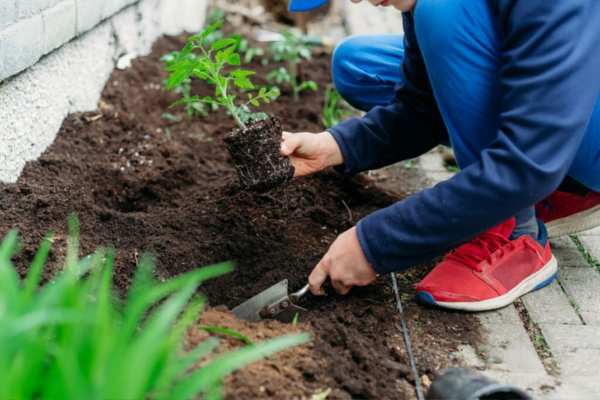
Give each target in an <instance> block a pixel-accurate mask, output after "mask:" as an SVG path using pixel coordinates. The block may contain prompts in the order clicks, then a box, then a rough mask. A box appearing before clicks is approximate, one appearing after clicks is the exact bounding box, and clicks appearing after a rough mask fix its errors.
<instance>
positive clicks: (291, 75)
mask: <svg viewBox="0 0 600 400" xmlns="http://www.w3.org/2000/svg"><path fill="white" fill-rule="evenodd" d="M281 35H282V39H281V40H278V41H276V42H273V43H272V44H271V46H270V47H269V51H270V52H271V56H272V58H273V61H276V62H282V61H283V62H285V63H286V66H285V67H279V68H276V69H274V70H273V71H271V72H270V73H269V75H267V79H268V80H269V81H270V82H275V83H277V84H278V85H281V84H287V85H289V87H290V89H291V90H292V95H293V96H294V100H298V98H299V95H300V93H301V92H303V91H304V90H312V91H316V90H317V89H318V85H317V83H316V82H315V81H302V80H301V73H300V62H301V61H302V60H303V59H304V60H310V59H311V57H312V51H311V49H310V47H309V45H308V44H307V43H306V42H305V40H304V39H303V38H302V37H301V36H297V35H295V34H294V33H293V32H291V31H287V30H286V31H282V32H281Z"/></svg>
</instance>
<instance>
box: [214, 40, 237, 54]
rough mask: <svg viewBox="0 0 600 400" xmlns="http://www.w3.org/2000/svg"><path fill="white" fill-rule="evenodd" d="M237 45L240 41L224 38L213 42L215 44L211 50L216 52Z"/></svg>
mask: <svg viewBox="0 0 600 400" xmlns="http://www.w3.org/2000/svg"><path fill="white" fill-rule="evenodd" d="M237 44H238V41H237V40H235V39H233V38H224V39H219V40H216V41H215V42H213V44H212V45H211V49H213V50H214V51H218V50H222V49H224V48H225V47H229V46H237Z"/></svg>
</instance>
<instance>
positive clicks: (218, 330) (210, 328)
mask: <svg viewBox="0 0 600 400" xmlns="http://www.w3.org/2000/svg"><path fill="white" fill-rule="evenodd" d="M200 329H202V330H203V331H205V332H208V333H210V334H212V335H219V336H229V337H231V338H234V339H237V340H239V341H240V342H242V343H244V344H254V342H253V341H252V340H251V339H250V338H249V337H248V336H245V335H242V334H241V333H239V332H237V331H235V330H233V329H230V328H227V327H226V326H215V325H200Z"/></svg>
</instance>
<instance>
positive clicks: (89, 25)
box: [0, 0, 207, 182]
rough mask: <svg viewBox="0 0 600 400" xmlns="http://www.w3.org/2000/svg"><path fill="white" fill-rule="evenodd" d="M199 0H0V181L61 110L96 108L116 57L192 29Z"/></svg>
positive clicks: (36, 147) (56, 123)
mask: <svg viewBox="0 0 600 400" xmlns="http://www.w3.org/2000/svg"><path fill="white" fill-rule="evenodd" d="M206 2H207V0H0V181H3V182H14V181H16V180H17V179H18V177H19V174H20V173H21V171H22V169H23V167H24V165H25V163H26V162H27V161H29V160H34V159H36V158H37V157H39V155H40V154H41V153H42V152H43V151H44V150H45V149H46V148H47V147H48V146H49V145H50V144H51V143H52V141H53V140H54V138H55V136H56V133H57V132H58V129H59V128H60V125H61V124H62V121H63V120H64V118H65V117H66V116H67V114H69V113H71V112H75V111H86V110H92V109H94V108H96V103H97V101H98V99H99V97H100V92H101V90H102V87H103V86H104V84H105V83H106V80H107V79H108V77H109V76H110V72H111V71H112V70H113V68H114V67H115V65H116V63H117V61H118V60H119V59H120V58H121V57H123V56H126V57H131V56H137V55H142V54H147V53H148V52H149V51H150V49H151V46H152V43H153V42H154V41H155V40H156V39H157V38H158V37H159V36H161V35H162V34H164V33H167V34H177V33H181V32H182V31H189V32H193V31H196V30H198V29H200V28H201V27H202V25H203V22H204V15H205V10H206Z"/></svg>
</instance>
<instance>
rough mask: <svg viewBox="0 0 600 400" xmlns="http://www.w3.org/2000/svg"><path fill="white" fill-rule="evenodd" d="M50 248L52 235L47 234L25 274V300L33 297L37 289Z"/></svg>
mask: <svg viewBox="0 0 600 400" xmlns="http://www.w3.org/2000/svg"><path fill="white" fill-rule="evenodd" d="M51 246H52V233H49V234H48V235H47V236H46V238H45V239H44V241H43V242H42V245H41V246H40V248H39V249H38V251H37V253H36V254H35V257H34V259H33V262H32V263H31V267H30V268H29V272H28V273H27V278H26V279H25V282H24V285H23V296H24V298H25V299H27V300H29V299H30V298H31V296H32V295H33V293H34V291H35V290H36V289H37V287H38V285H39V282H40V277H41V275H42V269H43V268H44V265H45V264H46V259H47V258H48V254H49V253H50V247H51Z"/></svg>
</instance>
